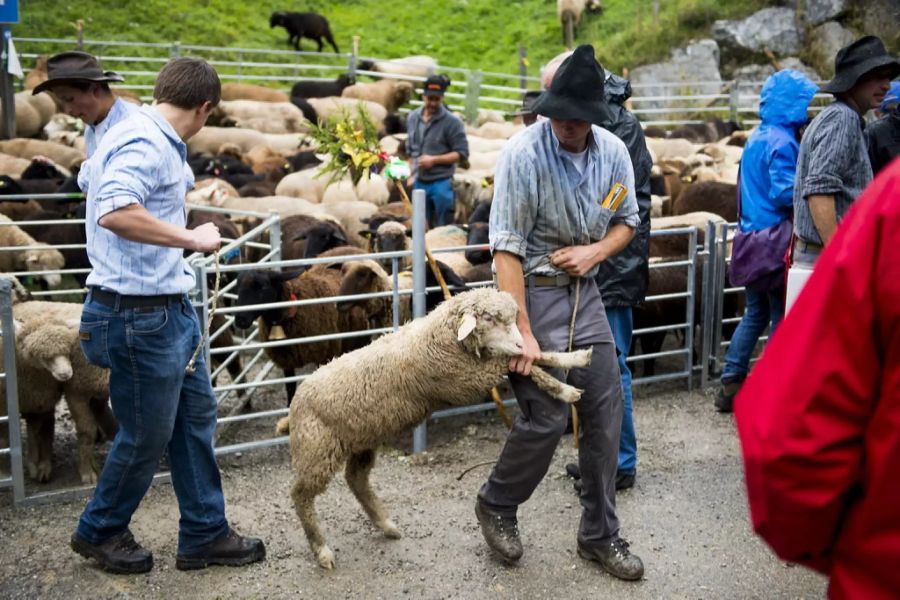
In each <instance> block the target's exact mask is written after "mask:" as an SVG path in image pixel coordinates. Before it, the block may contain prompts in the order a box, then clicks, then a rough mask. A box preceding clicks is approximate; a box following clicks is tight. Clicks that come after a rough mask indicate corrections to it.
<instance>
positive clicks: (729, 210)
mask: <svg viewBox="0 0 900 600" xmlns="http://www.w3.org/2000/svg"><path fill="white" fill-rule="evenodd" d="M698 211H703V212H711V213H714V214H717V215H719V216H720V217H722V218H723V219H725V220H726V221H728V222H729V223H734V222H735V221H737V186H735V185H734V184H733V183H724V182H721V181H700V182H697V183H694V184H692V185H689V186H688V187H687V188H686V189H685V190H684V191H683V192H682V193H681V194H680V195H679V196H678V197H677V198H673V199H672V214H673V215H685V214H687V213H692V212H698Z"/></svg>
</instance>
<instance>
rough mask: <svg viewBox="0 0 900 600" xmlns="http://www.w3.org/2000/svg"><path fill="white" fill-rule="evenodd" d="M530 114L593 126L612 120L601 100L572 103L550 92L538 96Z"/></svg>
mask: <svg viewBox="0 0 900 600" xmlns="http://www.w3.org/2000/svg"><path fill="white" fill-rule="evenodd" d="M531 112H532V113H534V114H538V115H542V116H545V117H548V118H550V119H573V120H578V121H587V122H588V123H592V124H594V125H603V124H604V123H609V122H610V121H612V118H613V114H612V111H610V109H609V105H608V104H607V103H606V102H604V101H602V100H593V101H590V102H573V101H572V99H571V98H566V97H564V96H558V95H556V94H554V93H553V92H552V91H550V90H545V91H544V92H543V93H542V94H541V95H540V96H538V99H537V100H536V101H535V103H534V105H533V106H532V107H531Z"/></svg>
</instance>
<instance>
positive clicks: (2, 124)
mask: <svg viewBox="0 0 900 600" xmlns="http://www.w3.org/2000/svg"><path fill="white" fill-rule="evenodd" d="M2 31H3V40H2V45H3V48H2V51H0V70H2V72H0V106H2V110H3V120H2V121H0V138H2V139H4V140H9V139H12V138H14V137H16V98H15V91H14V90H13V81H12V75H10V74H9V40H10V38H11V37H12V31H11V30H10V29H9V26H7V25H4V26H3V30H2Z"/></svg>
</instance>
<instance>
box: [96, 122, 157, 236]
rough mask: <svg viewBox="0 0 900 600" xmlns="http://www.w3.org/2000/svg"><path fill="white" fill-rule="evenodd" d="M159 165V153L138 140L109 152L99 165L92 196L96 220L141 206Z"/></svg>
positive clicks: (152, 186) (155, 180) (150, 145)
mask: <svg viewBox="0 0 900 600" xmlns="http://www.w3.org/2000/svg"><path fill="white" fill-rule="evenodd" d="M161 161H162V157H161V156H160V154H159V151H158V150H157V149H156V148H155V147H154V146H153V145H152V144H150V143H149V142H144V141H142V140H140V139H137V140H132V141H129V142H127V143H125V144H123V145H120V146H118V147H117V148H116V149H115V150H113V151H112V152H110V153H109V155H108V156H107V157H106V160H104V162H103V164H102V165H101V168H102V169H103V172H102V174H101V175H100V176H99V180H98V181H97V190H96V193H95V194H94V200H93V201H94V203H95V204H96V213H94V214H95V215H96V218H97V220H98V221H99V220H100V219H101V218H102V217H103V216H104V215H107V214H109V213H111V212H113V211H115V210H119V209H120V208H124V207H126V206H129V205H131V204H143V203H144V202H145V200H146V199H147V197H148V196H149V195H150V192H151V191H152V190H153V188H154V187H155V186H156V185H157V180H158V178H159V169H160V163H161Z"/></svg>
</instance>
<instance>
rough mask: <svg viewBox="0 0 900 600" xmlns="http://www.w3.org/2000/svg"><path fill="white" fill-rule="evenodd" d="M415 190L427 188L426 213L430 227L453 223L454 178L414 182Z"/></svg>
mask: <svg viewBox="0 0 900 600" xmlns="http://www.w3.org/2000/svg"><path fill="white" fill-rule="evenodd" d="M413 189H414V190H425V215H426V218H427V219H428V225H429V227H440V226H441V225H450V224H451V223H453V213H454V211H455V207H454V195H453V178H451V177H448V178H447V179H438V180H437V181H419V180H418V179H416V182H415V183H414V184H413Z"/></svg>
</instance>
